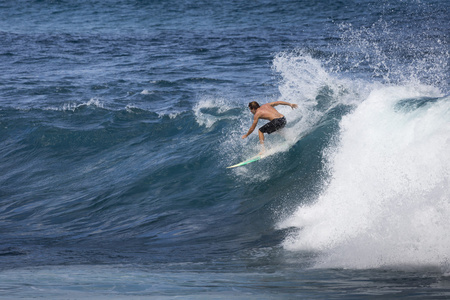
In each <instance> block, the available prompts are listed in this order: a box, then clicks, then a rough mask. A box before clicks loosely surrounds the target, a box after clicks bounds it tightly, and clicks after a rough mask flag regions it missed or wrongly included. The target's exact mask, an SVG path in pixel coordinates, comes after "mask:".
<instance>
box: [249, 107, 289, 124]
mask: <svg viewBox="0 0 450 300" xmlns="http://www.w3.org/2000/svg"><path fill="white" fill-rule="evenodd" d="M256 114H257V115H258V116H259V118H260V119H264V120H269V121H272V120H273V119H278V118H282V117H284V116H283V115H282V114H280V113H279V112H278V111H277V110H276V109H275V108H273V107H272V106H271V105H269V104H263V105H261V106H260V107H259V108H258V110H257V111H256ZM255 116H256V115H255Z"/></svg>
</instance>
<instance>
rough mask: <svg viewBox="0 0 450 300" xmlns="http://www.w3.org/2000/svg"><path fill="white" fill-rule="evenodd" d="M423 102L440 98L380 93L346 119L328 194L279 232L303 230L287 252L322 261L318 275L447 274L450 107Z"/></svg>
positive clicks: (445, 101) (330, 160) (332, 150)
mask: <svg viewBox="0 0 450 300" xmlns="http://www.w3.org/2000/svg"><path fill="white" fill-rule="evenodd" d="M424 95H426V96H430V95H432V96H434V97H436V95H437V92H436V91H433V90H432V89H431V88H429V87H389V88H382V89H377V90H374V91H373V92H372V93H371V94H370V96H369V97H368V99H367V100H366V101H364V102H363V103H362V104H360V105H359V106H358V107H357V108H356V109H355V111H354V112H353V113H351V114H349V115H347V116H345V117H343V119H342V120H341V122H340V136H339V141H338V142H337V143H336V145H333V146H330V147H329V148H328V149H327V150H326V157H327V167H328V173H329V178H328V180H327V182H326V183H325V184H324V188H323V192H322V193H321V194H320V195H319V196H318V197H317V199H316V200H315V201H314V203H312V204H310V205H302V206H300V207H299V208H298V209H297V211H296V212H295V213H294V214H293V215H292V216H291V217H289V218H287V219H286V220H284V221H283V222H281V223H280V224H279V226H280V227H281V228H285V227H296V228H299V231H298V232H297V233H295V234H293V235H291V236H290V237H289V238H287V239H286V240H285V241H284V247H285V248H286V249H289V250H303V251H317V252H320V253H322V254H323V255H322V256H321V258H320V259H319V260H318V261H317V266H318V267H344V268H376V267H387V266H399V265H409V266H425V265H433V266H438V267H441V268H443V269H448V261H449V259H450V257H449V254H448V246H449V245H450V237H449V236H448V234H447V233H448V232H449V230H450V222H448V215H449V214H450V151H448V149H449V147H450V138H449V137H450V123H449V122H448V120H450V102H449V98H448V97H444V98H438V100H437V101H434V100H433V101H431V100H430V101H429V102H428V103H426V104H425V105H416V103H415V102H417V101H414V99H418V101H419V100H420V101H422V100H421V99H423V98H421V97H423V96H424ZM403 99H412V100H411V101H410V102H411V105H409V106H408V105H406V107H405V104H404V103H402V108H400V109H399V107H398V103H399V102H402V101H403Z"/></svg>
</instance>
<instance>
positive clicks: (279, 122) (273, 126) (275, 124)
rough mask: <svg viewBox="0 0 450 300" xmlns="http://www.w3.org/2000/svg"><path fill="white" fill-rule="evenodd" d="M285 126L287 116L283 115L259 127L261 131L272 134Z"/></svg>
mask: <svg viewBox="0 0 450 300" xmlns="http://www.w3.org/2000/svg"><path fill="white" fill-rule="evenodd" d="M284 126H286V118H285V117H282V118H278V119H273V120H272V121H270V122H269V123H267V124H266V125H264V126H262V127H261V128H259V131H261V132H262V133H268V134H271V133H272V132H275V131H277V130H280V129H281V128H283V127H284Z"/></svg>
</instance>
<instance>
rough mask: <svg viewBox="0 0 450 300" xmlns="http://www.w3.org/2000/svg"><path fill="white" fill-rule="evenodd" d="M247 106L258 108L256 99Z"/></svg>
mask: <svg viewBox="0 0 450 300" xmlns="http://www.w3.org/2000/svg"><path fill="white" fill-rule="evenodd" d="M248 108H250V110H252V109H258V108H259V104H258V102H256V101H252V102H250V103H249V104H248Z"/></svg>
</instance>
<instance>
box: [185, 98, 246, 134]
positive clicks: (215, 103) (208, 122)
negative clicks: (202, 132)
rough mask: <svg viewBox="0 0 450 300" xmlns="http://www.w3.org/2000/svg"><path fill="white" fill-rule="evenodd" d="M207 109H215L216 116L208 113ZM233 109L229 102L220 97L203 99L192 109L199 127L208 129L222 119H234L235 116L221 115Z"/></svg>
mask: <svg viewBox="0 0 450 300" xmlns="http://www.w3.org/2000/svg"><path fill="white" fill-rule="evenodd" d="M208 109H215V110H216V114H212V113H208ZM230 109H233V107H232V106H231V105H230V104H229V101H227V100H225V99H224V98H220V97H204V98H203V99H201V100H200V101H199V102H197V104H196V105H195V106H194V107H193V111H194V114H195V117H196V121H197V123H198V124H199V125H201V126H205V127H207V128H210V127H211V126H213V125H214V124H215V123H216V122H217V121H219V120H222V119H236V118H238V117H237V116H231V115H227V116H225V115H223V114H224V113H226V112H227V111H229V110H230Z"/></svg>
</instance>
